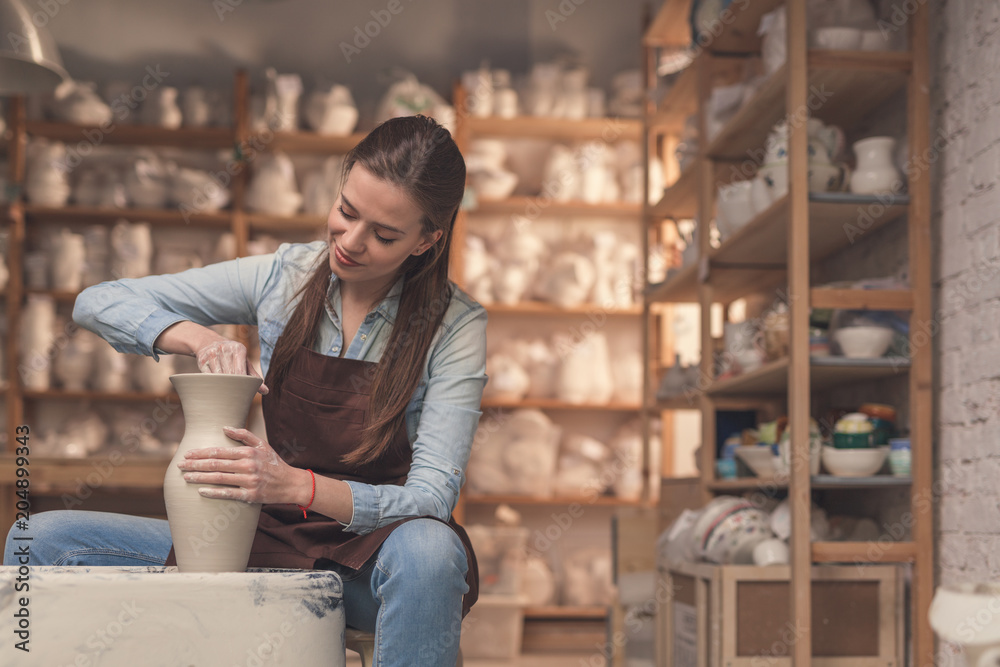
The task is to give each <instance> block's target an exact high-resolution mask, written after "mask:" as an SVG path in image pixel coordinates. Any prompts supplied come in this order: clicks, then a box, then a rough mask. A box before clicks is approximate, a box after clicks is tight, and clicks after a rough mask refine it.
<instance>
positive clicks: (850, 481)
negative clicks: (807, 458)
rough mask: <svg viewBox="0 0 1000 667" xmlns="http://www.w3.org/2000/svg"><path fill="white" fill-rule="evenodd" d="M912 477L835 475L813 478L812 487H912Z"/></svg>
mask: <svg viewBox="0 0 1000 667" xmlns="http://www.w3.org/2000/svg"><path fill="white" fill-rule="evenodd" d="M912 483H913V479H912V478H910V477H896V476H894V475H872V476H871V477H835V476H833V475H817V476H816V477H813V478H812V482H811V484H810V486H812V488H814V489H884V488H886V487H893V486H896V487H898V486H910V485H911V484H912Z"/></svg>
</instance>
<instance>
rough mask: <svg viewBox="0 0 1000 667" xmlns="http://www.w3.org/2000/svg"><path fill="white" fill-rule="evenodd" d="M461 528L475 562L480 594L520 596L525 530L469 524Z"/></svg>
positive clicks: (525, 544)
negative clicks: (477, 567) (465, 534)
mask: <svg viewBox="0 0 1000 667" xmlns="http://www.w3.org/2000/svg"><path fill="white" fill-rule="evenodd" d="M465 530H466V532H468V533H469V539H470V540H472V548H473V549H474V550H475V552H476V562H477V563H478V564H479V593H480V595H513V596H517V595H520V594H521V579H522V575H523V573H524V558H525V553H526V552H525V548H526V547H527V544H528V529H527V528H522V527H520V526H483V525H471V526H466V527H465Z"/></svg>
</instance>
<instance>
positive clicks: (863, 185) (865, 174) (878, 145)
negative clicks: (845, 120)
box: [851, 137, 902, 195]
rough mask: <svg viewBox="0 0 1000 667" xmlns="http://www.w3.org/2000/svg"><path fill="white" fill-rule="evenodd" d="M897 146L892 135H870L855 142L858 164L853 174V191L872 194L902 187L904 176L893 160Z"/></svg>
mask: <svg viewBox="0 0 1000 667" xmlns="http://www.w3.org/2000/svg"><path fill="white" fill-rule="evenodd" d="M895 146H896V140H895V139H893V138H892V137H868V138H867V139H862V140H861V141H858V142H855V144H854V154H855V155H856V156H857V158H858V166H857V169H855V170H854V173H852V174H851V192H854V193H857V194H867V195H872V194H879V193H886V192H893V191H894V190H897V189H898V188H900V187H902V177H901V175H900V173H899V170H898V169H896V165H895V163H893V161H892V156H893V149H894V148H895Z"/></svg>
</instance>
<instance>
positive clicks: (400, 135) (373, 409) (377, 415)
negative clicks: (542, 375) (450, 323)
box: [267, 116, 465, 464]
mask: <svg viewBox="0 0 1000 667" xmlns="http://www.w3.org/2000/svg"><path fill="white" fill-rule="evenodd" d="M355 165H361V166H362V167H364V168H365V169H367V170H368V171H369V172H371V173H372V175H374V176H375V177H376V178H378V179H380V180H382V181H385V182H387V183H391V184H393V185H395V186H397V187H399V188H401V189H402V190H403V191H404V192H406V193H407V195H408V196H409V198H410V199H411V201H413V203H414V204H416V205H417V207H418V208H420V210H421V211H422V212H423V221H422V222H423V231H424V233H427V234H432V233H433V232H435V231H438V230H440V231H441V232H442V234H441V238H440V239H438V241H437V242H436V243H434V245H432V246H431V247H430V249H428V250H427V251H426V252H424V253H423V254H420V255H410V256H409V257H408V258H407V259H406V261H404V262H403V265H402V267H400V275H401V276H402V277H403V279H404V282H403V293H402V294H401V295H400V298H399V308H398V310H397V312H396V320H395V322H394V324H393V326H392V332H391V333H390V335H389V340H388V343H387V344H386V346H385V348H384V350H383V352H382V357H381V359H380V360H379V363H378V364H377V365H376V366H375V368H374V373H373V375H372V377H371V378H370V379H371V402H370V403H369V409H368V415H367V421H366V424H365V430H364V432H363V435H362V441H361V443H360V444H359V447H358V448H357V449H355V450H354V451H352V452H351V453H350V454H348V455H347V456H345V457H344V461H345V462H347V463H352V464H360V463H370V462H372V461H375V460H376V459H378V458H379V457H380V456H381V455H382V454H383V453H384V452H385V451H386V449H387V448H388V447H389V445H390V444H391V443H392V440H393V437H394V436H395V434H396V432H397V430H398V429H400V428H402V427H403V426H404V420H405V417H406V406H407V405H408V404H409V402H410V400H411V399H412V398H413V393H414V392H415V391H416V389H417V384H418V383H419V382H420V377H421V375H422V372H423V366H424V361H425V360H426V358H427V354H428V351H429V350H430V347H431V341H432V340H433V338H434V333H435V332H436V331H437V328H438V326H440V324H441V319H442V318H443V317H444V312H445V310H446V309H447V307H448V303H449V302H450V300H451V286H450V283H449V282H448V264H449V254H450V249H451V237H452V229H453V227H454V225H455V217H456V216H457V214H458V206H459V204H460V203H461V201H462V194H463V192H464V189H465V160H464V159H463V158H462V154H461V153H460V152H459V150H458V146H456V145H455V142H454V140H453V139H452V138H451V134H449V132H448V131H447V130H446V129H444V128H443V127H441V126H440V125H438V124H437V123H436V122H435V121H434V120H432V119H430V118H427V117H424V116H408V117H405V118H394V119H392V120H388V121H386V122H384V123H382V124H381V125H379V126H378V127H376V128H375V129H374V130H372V131H371V133H370V134H368V136H367V137H365V138H364V139H363V140H361V142H360V143H358V145H357V146H355V147H354V149H352V150H351V152H350V153H348V154H347V156H346V157H345V159H344V174H343V178H342V181H346V180H347V176H348V175H349V174H350V172H351V169H352V168H353V167H354V166H355ZM330 277H331V269H330V261H329V255H328V253H323V255H322V256H321V257H320V258H319V260H318V263H317V266H316V268H315V269H314V271H313V273H312V275H311V276H310V278H309V280H307V281H306V284H305V285H304V286H303V288H302V290H301V298H300V300H299V303H298V306H296V308H295V311H294V312H293V313H292V316H291V318H290V319H289V320H288V323H287V324H286V325H285V329H284V331H283V332H282V334H281V336H280V337H279V338H278V341H277V344H276V345H275V348H274V353H273V355H272V358H271V364H270V367H269V369H268V374H267V385H268V387H269V388H270V390H271V392H272V393H273V394H274V395H275V396H277V394H278V392H280V391H281V384H282V382H283V381H284V379H285V376H286V375H287V374H288V368H289V365H290V364H291V361H292V357H293V356H294V355H295V353H296V352H297V351H298V349H299V348H300V347H301V346H303V345H306V346H309V347H311V346H312V345H313V344H314V342H315V340H316V334H317V331H318V328H319V322H320V318H321V317H322V315H323V310H324V304H325V302H326V299H327V290H328V288H329V284H330ZM348 343H349V341H344V344H345V345H347V344H348Z"/></svg>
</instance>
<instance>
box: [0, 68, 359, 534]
mask: <svg viewBox="0 0 1000 667" xmlns="http://www.w3.org/2000/svg"><path fill="white" fill-rule="evenodd" d="M233 100H234V114H233V117H234V122H233V124H232V126H230V127H211V128H183V127H182V128H179V129H176V130H171V129H165V128H160V127H151V126H142V125H122V124H117V123H112V124H110V125H107V126H104V127H88V126H79V125H72V124H69V123H55V122H48V121H36V120H27V119H26V118H25V109H24V100H23V99H21V98H13V99H12V100H11V103H10V104H9V106H8V118H7V126H8V136H9V140H8V141H7V142H6V146H5V148H6V152H7V159H8V162H9V165H10V173H9V174H8V177H9V180H10V182H12V183H17V184H21V183H23V182H24V175H25V174H24V171H25V147H26V144H27V140H28V137H29V136H30V137H45V138H48V139H52V140H56V141H62V142H65V143H67V144H69V145H76V144H78V143H80V142H84V143H85V144H86V145H94V144H100V145H109V146H144V147H155V148H170V149H183V150H200V151H219V150H223V151H225V150H229V151H232V152H233V160H235V161H237V162H238V163H239V164H240V165H241V169H240V170H239V172H238V173H236V174H235V175H234V177H233V179H232V182H231V184H230V192H231V204H230V206H229V207H228V208H226V209H224V210H221V211H211V212H208V211H206V212H195V211H187V210H183V209H140V208H124V209H109V208H91V207H82V206H75V205H68V206H64V207H58V208H54V207H46V206H39V205H36V204H31V203H26V202H22V201H15V202H13V203H11V204H9V205H4V206H3V207H2V208H0V220H2V223H3V224H5V225H6V230H7V232H8V234H9V238H8V246H9V247H8V257H7V263H8V268H9V270H10V280H9V283H8V286H7V288H6V290H5V291H4V292H5V295H6V296H7V297H9V298H6V299H4V302H5V304H4V306H3V307H5V308H6V309H7V323H8V325H7V326H8V336H7V343H6V349H5V350H4V353H5V355H6V357H5V364H4V365H5V367H6V368H7V369H8V377H7V378H5V380H6V382H7V385H6V386H5V387H4V389H3V398H4V399H5V400H4V403H5V408H4V409H5V410H6V415H7V424H8V428H9V429H12V428H13V427H14V426H16V425H18V424H23V423H25V421H24V416H25V411H26V407H27V408H29V409H30V408H31V407H33V406H34V405H36V404H39V403H42V402H46V401H73V402H86V403H113V402H127V403H133V404H149V405H150V406H154V405H155V404H156V402H157V401H173V402H176V401H177V397H176V395H175V394H165V395H159V394H150V393H145V392H138V391H128V392H120V393H107V392H97V391H65V390H62V389H50V390H46V391H30V390H27V389H25V388H24V387H23V386H22V385H21V383H20V380H19V377H18V376H17V374H16V373H12V372H11V370H10V369H17V368H18V364H19V363H20V358H19V353H18V333H17V332H18V331H19V330H20V321H21V308H22V302H23V301H24V299H25V298H26V297H28V296H30V295H47V296H49V297H52V298H53V299H54V300H55V301H56V302H57V303H58V304H60V305H61V306H63V307H64V308H65V307H68V306H70V305H71V304H72V303H73V302H74V301H75V300H76V297H77V293H76V292H67V291H56V290H35V289H26V288H25V285H24V279H23V275H24V273H23V255H24V251H25V243H26V230H27V227H28V225H46V224H51V225H60V226H69V227H81V226H84V225H108V226H111V225H114V224H116V223H117V222H118V221H119V220H122V219H124V220H128V221H130V222H138V221H142V222H146V223H149V224H150V225H151V226H153V227H154V229H155V228H157V227H163V228H192V229H209V230H214V231H217V232H219V233H222V232H232V233H233V234H234V236H235V238H236V243H237V254H239V255H246V252H247V242H248V240H249V239H250V236H251V234H254V233H270V234H281V233H296V234H302V233H314V232H319V231H321V230H322V229H323V227H324V225H325V224H326V220H325V218H324V217H323V216H311V215H293V216H287V217H282V216H272V215H262V214H256V213H250V212H247V211H246V210H245V198H246V186H247V182H248V177H249V173H250V171H251V170H252V168H253V163H252V161H251V160H250V159H249V157H250V156H249V155H248V154H247V149H248V148H249V149H253V150H254V151H258V152H259V151H261V150H263V151H274V150H281V151H285V152H288V153H306V154H312V155H333V154H341V153H346V152H347V151H349V150H350V149H351V148H352V147H353V146H354V145H355V144H356V143H357V142H358V141H360V140H361V138H362V137H363V136H364V135H361V134H352V135H350V136H346V137H334V136H324V135H318V134H315V133H310V132H276V133H275V132H251V131H250V129H249V117H250V107H249V83H248V80H247V77H246V74H245V73H244V72H237V73H236V75H235V78H234V94H233ZM29 426H31V427H32V429H34V428H35V427H37V426H38V425H37V424H33V423H30V422H29ZM8 451H13V450H12V447H9V448H8ZM106 458H107V457H105V458H104V459H102V458H101V455H98V456H97V457H95V458H92V459H54V458H42V457H32V459H31V475H32V487H31V490H32V493H33V494H38V495H44V494H46V493H49V492H52V493H55V492H57V490H58V489H62V488H66V487H68V486H72V485H74V484H76V483H78V480H79V479H82V478H85V477H86V475H87V474H89V473H91V472H93V470H94V468H93V465H94V463H100V462H101V461H105V460H106ZM126 458H127V461H126V462H125V463H122V464H121V465H119V466H115V470H114V476H113V477H112V478H109V479H107V480H105V481H103V482H102V485H103V486H104V487H105V488H108V489H119V488H120V489H126V490H133V489H153V488H160V487H162V484H163V473H164V470H165V469H166V464H167V461H166V460H163V461H160V460H157V459H143V458H138V457H135V456H128V457H126ZM13 460H14V458H13V456H11V455H10V454H7V453H2V452H0V518H2V520H3V521H5V522H6V523H7V524H9V523H10V522H11V521H13V517H14V512H13V505H12V502H11V499H13V498H15V496H14V493H13V489H12V488H11V486H10V484H9V482H10V480H13V479H15V477H14V473H13ZM47 489H48V491H47Z"/></svg>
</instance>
